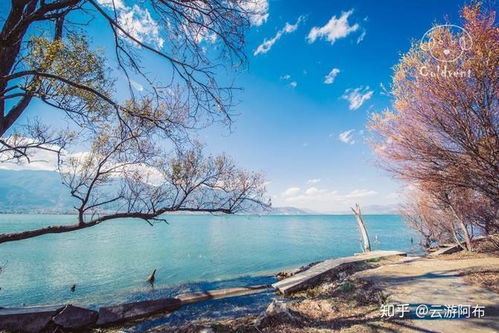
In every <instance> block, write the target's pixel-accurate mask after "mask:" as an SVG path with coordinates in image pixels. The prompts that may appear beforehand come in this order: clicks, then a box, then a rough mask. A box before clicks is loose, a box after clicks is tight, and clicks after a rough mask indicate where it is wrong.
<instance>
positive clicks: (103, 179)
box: [0, 0, 265, 243]
mask: <svg viewBox="0 0 499 333" xmlns="http://www.w3.org/2000/svg"><path fill="white" fill-rule="evenodd" d="M253 2H258V0H249V1H245V0H230V1H225V0H223V1H222V0H202V1H201V0H200V1H197V0H193V1H175V0H146V1H142V2H141V3H140V5H137V4H135V5H128V4H127V3H125V2H123V1H119V0H52V1H48V0H12V1H11V2H10V7H9V8H8V12H7V16H6V18H5V19H3V21H0V22H3V25H2V26H1V30H0V59H2V62H1V63H0V136H1V140H0V145H1V148H0V159H1V160H3V161H6V160H10V161H12V160H14V161H19V162H30V161H31V159H32V158H31V157H32V156H33V154H32V152H33V151H36V150H40V149H42V150H46V151H50V152H53V153H55V154H58V167H59V172H60V174H61V175H62V178H63V183H64V184H65V185H66V186H67V187H68V188H69V190H70V193H71V195H72V197H73V198H74V199H75V200H76V201H77V202H78V204H77V205H76V206H75V209H76V210H77V212H78V218H77V221H76V223H75V224H74V225H69V226H49V227H46V228H42V229H37V230H31V231H26V232H20V233H13V234H3V235H0V243H1V242H7V241H13V240H19V239H26V238H31V237H35V236H39V235H43V234H48V233H62V232H68V231H73V230H79V229H83V228H88V227H91V226H95V225H97V224H100V223H102V222H105V221H109V220H112V219H116V218H139V219H142V220H144V221H147V222H149V223H150V224H153V223H154V222H158V221H164V217H163V216H162V215H163V214H165V213H170V212H205V213H234V212H237V211H240V210H242V209H244V208H246V207H248V206H251V205H252V204H255V205H262V204H265V203H264V202H263V199H262V196H263V192H264V188H263V185H262V184H263V181H262V177H261V176H260V175H258V174H254V173H249V172H247V171H244V170H241V169H239V168H237V167H236V166H235V165H234V163H233V162H232V161H231V160H230V159H229V158H228V157H226V156H220V157H211V156H205V155H204V154H203V153H202V145H200V144H198V143H196V142H194V140H192V138H191V133H192V131H191V130H192V129H197V128H201V127H205V126H207V125H209V124H211V123H212V122H214V121H220V122H222V123H223V124H226V125H230V123H231V121H232V115H233V113H232V112H233V110H232V108H233V105H234V104H233V92H234V91H235V90H236V89H237V88H236V87H234V86H233V84H232V78H231V77H230V75H228V73H231V72H236V71H238V70H239V69H240V68H243V67H242V66H243V65H244V63H245V60H246V59H245V54H244V33H245V30H246V29H247V28H248V26H249V25H250V23H251V21H252V17H253V15H261V14H262V13H260V12H259V7H258V6H257V5H255V4H254V3H253ZM137 19H140V20H139V21H137ZM93 20H95V21H100V22H101V23H102V22H104V23H105V27H106V29H108V31H109V32H111V35H112V41H110V45H112V50H113V51H114V57H111V59H108V58H106V57H104V53H103V52H102V51H101V50H99V49H97V48H93V47H92V43H91V41H89V38H88V36H87V35H86V30H85V29H86V27H87V26H88V25H90V24H92V21H93ZM137 24H148V26H147V29H145V30H148V34H145V33H144V31H143V30H144V29H138V30H137V29H135V28H134V26H136V25H137ZM39 28H43V29H39ZM146 54H148V55H149V56H151V55H153V56H155V57H157V58H158V59H160V60H161V61H162V63H163V67H162V68H161V74H162V75H152V74H151V73H148V72H147V68H146V67H144V66H143V65H142V64H141V59H142V57H143V56H144V55H146ZM111 61H112V62H113V63H115V64H116V65H117V70H115V69H113V68H111V67H110V63H111ZM219 73H224V77H223V78H220V77H219ZM123 76H124V77H125V78H126V83H127V85H128V96H126V97H123V96H122V95H123V94H122V93H123V92H122V91H120V94H117V93H116V91H117V89H118V87H117V85H116V81H117V80H119V78H120V77H123ZM134 79H135V80H141V82H143V83H144V86H141V89H137V88H136V87H135V88H134V86H136V85H137V83H136V82H135V81H134ZM118 95H120V96H118ZM35 100H38V101H41V102H42V103H45V104H46V105H48V106H50V107H51V108H52V109H53V110H54V111H59V112H60V114H61V116H64V117H65V118H66V120H68V122H69V124H70V125H69V128H65V129H59V128H54V127H53V126H48V125H44V124H42V123H41V121H38V120H36V121H35V120H30V122H29V123H28V125H22V124H20V123H19V119H20V117H21V116H22V115H25V116H26V111H27V110H28V109H29V106H30V105H32V103H33V101H35ZM30 124H31V125H30ZM82 148H85V149H87V152H85V153H78V151H81V149H82Z"/></svg>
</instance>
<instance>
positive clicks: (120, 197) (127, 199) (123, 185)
mask: <svg viewBox="0 0 499 333" xmlns="http://www.w3.org/2000/svg"><path fill="white" fill-rule="evenodd" d="M144 132H147V130H146V131H144V130H143V129H139V128H136V129H135V130H134V133H135V135H134V136H125V137H123V136H122V132H121V131H120V130H119V129H114V130H113V129H109V130H108V131H107V132H106V133H100V134H99V135H98V136H97V137H96V138H95V140H94V142H93V144H92V148H91V150H90V151H89V152H85V153H81V154H73V155H71V156H68V157H66V158H64V159H63V160H64V161H63V162H62V163H61V166H60V172H61V174H62V175H63V181H64V184H65V185H66V186H68V188H69V189H70V191H71V195H72V196H73V197H74V198H75V199H76V201H77V202H78V204H77V206H76V207H75V208H76V210H77V211H78V218H77V221H76V223H75V224H73V225H60V226H59V225H57V226H49V227H45V228H41V229H36V230H30V231H24V232H18V233H10V234H2V235H0V243H3V242H8V241H14V240H20V239H27V238H31V237H36V236H40V235H44V234H51V233H63V232H69V231H75V230H80V229H85V228H89V227H92V226H96V225H98V224H101V223H103V222H106V221H109V220H113V219H118V218H137V219H142V220H144V221H146V222H147V223H149V224H150V225H153V224H154V223H156V222H166V219H165V216H164V214H167V213H172V212H197V213H224V214H232V213H235V212H239V211H243V210H245V209H249V208H252V207H256V206H265V205H266V203H265V202H263V201H262V198H263V196H264V192H265V188H264V185H263V178H262V176H261V175H259V174H256V173H249V172H247V171H244V170H241V169H239V168H237V167H236V166H235V165H234V163H233V162H232V161H231V160H230V158H228V157H227V156H223V155H222V156H217V157H212V156H204V155H203V153H202V146H201V145H200V144H195V145H194V147H193V148H192V149H187V150H185V149H181V150H178V151H177V152H176V154H175V155H174V156H173V157H168V156H166V155H163V154H161V153H158V150H157V147H155V146H154V144H152V143H151V141H150V140H149V136H148V135H147V133H144Z"/></svg>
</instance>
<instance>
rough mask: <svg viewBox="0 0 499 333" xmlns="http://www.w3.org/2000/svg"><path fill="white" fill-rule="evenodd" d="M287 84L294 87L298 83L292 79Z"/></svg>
mask: <svg viewBox="0 0 499 333" xmlns="http://www.w3.org/2000/svg"><path fill="white" fill-rule="evenodd" d="M289 85H290V86H291V87H292V88H296V86H297V85H298V82H296V81H292V82H290V83H289Z"/></svg>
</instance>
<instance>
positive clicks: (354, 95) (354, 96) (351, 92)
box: [341, 86, 373, 110]
mask: <svg viewBox="0 0 499 333" xmlns="http://www.w3.org/2000/svg"><path fill="white" fill-rule="evenodd" d="M372 95H373V91H372V90H369V86H367V87H359V88H355V89H347V90H345V93H344V94H343V96H341V97H342V98H343V99H345V100H347V101H348V102H349V104H350V105H349V106H348V108H349V109H350V110H357V109H358V108H360V107H361V106H362V104H364V103H365V102H366V101H367V100H369V99H370V98H371V97H372Z"/></svg>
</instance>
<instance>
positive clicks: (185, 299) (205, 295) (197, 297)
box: [175, 285, 270, 305]
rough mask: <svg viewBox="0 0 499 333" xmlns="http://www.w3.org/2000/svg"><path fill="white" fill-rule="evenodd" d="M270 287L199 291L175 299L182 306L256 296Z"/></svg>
mask: <svg viewBox="0 0 499 333" xmlns="http://www.w3.org/2000/svg"><path fill="white" fill-rule="evenodd" d="M269 287H270V286H268V285H259V286H251V287H243V288H227V289H217V290H208V291H199V292H194V293H188V294H181V295H178V296H176V297H175V298H177V299H179V300H180V302H181V303H182V305H185V304H192V303H198V302H202V301H207V300H210V299H218V298H225V297H232V296H242V295H249V294H256V293H260V292H262V291H264V290H266V289H268V288H269Z"/></svg>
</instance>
